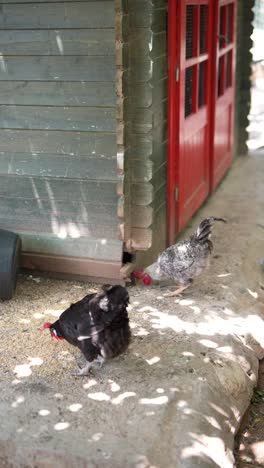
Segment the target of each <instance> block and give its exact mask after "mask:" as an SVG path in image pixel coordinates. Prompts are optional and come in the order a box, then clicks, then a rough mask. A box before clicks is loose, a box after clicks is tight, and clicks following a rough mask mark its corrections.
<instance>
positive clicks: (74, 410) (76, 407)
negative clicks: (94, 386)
mask: <svg viewBox="0 0 264 468" xmlns="http://www.w3.org/2000/svg"><path fill="white" fill-rule="evenodd" d="M82 407H83V405H81V404H80V403H73V404H72V405H70V406H68V409H69V410H70V411H71V412H72V413H77V411H80V409H81V408H82Z"/></svg>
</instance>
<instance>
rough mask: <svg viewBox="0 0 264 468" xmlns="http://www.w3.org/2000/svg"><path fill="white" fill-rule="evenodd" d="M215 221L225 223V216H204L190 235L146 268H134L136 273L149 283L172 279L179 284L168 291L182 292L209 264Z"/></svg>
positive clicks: (174, 293)
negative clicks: (174, 289)
mask: <svg viewBox="0 0 264 468" xmlns="http://www.w3.org/2000/svg"><path fill="white" fill-rule="evenodd" d="M216 221H222V222H224V223H226V220H225V219H223V218H215V217H210V218H206V219H204V220H203V221H202V222H201V223H200V224H199V226H198V228H197V230H196V232H195V234H194V235H193V236H192V237H191V238H190V239H188V240H184V241H181V242H178V243H177V244H175V245H172V246H171V247H168V248H167V249H166V250H164V252H162V254H161V255H160V256H159V258H158V260H157V262H155V263H153V264H152V265H150V266H149V267H147V268H146V269H145V270H144V271H141V270H138V271H136V272H134V275H135V277H136V278H138V279H141V280H142V281H143V282H144V284H150V283H151V280H156V281H159V280H165V279H173V280H174V281H175V283H177V285H179V286H180V287H179V288H178V289H177V290H176V291H175V292H173V293H171V294H168V295H178V294H180V293H181V292H182V291H183V290H184V289H186V288H187V287H188V286H189V285H190V284H191V283H192V281H193V279H194V278H195V277H197V276H199V275H200V274H201V273H203V271H204V270H205V269H206V268H207V267H208V266H209V261H210V254H211V252H212V249H213V243H212V241H211V240H210V236H211V232H212V226H213V224H214V223H215V222H216Z"/></svg>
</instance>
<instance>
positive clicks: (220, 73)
mask: <svg viewBox="0 0 264 468" xmlns="http://www.w3.org/2000/svg"><path fill="white" fill-rule="evenodd" d="M223 68H224V57H220V59H219V66H218V90H217V96H218V97H219V96H222V94H223V78H224V76H223Z"/></svg>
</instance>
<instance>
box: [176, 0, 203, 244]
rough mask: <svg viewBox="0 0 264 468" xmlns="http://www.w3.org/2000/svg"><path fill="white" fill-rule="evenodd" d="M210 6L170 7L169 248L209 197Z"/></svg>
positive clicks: (193, 0) (190, 2) (185, 2)
mask: <svg viewBox="0 0 264 468" xmlns="http://www.w3.org/2000/svg"><path fill="white" fill-rule="evenodd" d="M211 4H212V2H211V1H210V0H182V1H176V0H171V1H170V2H169V14H168V24H169V28H168V31H169V40H168V47H169V51H168V52H169V138H168V141H169V148H168V213H169V243H172V242H173V241H174V240H175V235H176V232H177V231H180V230H181V229H182V228H183V227H184V226H185V224H186V223H187V221H188V220H189V219H190V217H191V216H192V215H193V214H194V213H195V211H196V210H197V209H198V208H199V206H200V205H201V204H202V202H203V201H204V200H205V198H206V197H207V195H208V193H209V152H208V145H209V126H208V121H209V103H210V95H209V93H210V86H209V85H210V71H211V56H210V47H209V46H210V42H209V37H210V30H209V25H210V17H211V11H210V9H211ZM175 218H176V219H175Z"/></svg>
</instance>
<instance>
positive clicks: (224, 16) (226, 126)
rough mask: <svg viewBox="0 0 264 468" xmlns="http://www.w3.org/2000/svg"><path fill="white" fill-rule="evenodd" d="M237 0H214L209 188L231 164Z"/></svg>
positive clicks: (213, 187)
mask: <svg viewBox="0 0 264 468" xmlns="http://www.w3.org/2000/svg"><path fill="white" fill-rule="evenodd" d="M236 4H237V0H217V1H216V9H215V15H214V17H215V21H216V27H215V28H213V35H212V40H211V46H212V48H213V51H212V54H213V55H214V56H215V59H214V62H215V66H214V67H213V75H212V83H214V85H213V90H212V112H211V115H212V128H211V134H212V138H211V148H210V154H211V164H210V180H211V190H214V189H215V187H216V185H217V184H218V183H219V182H220V180H221V178H222V177H223V175H224V174H225V172H226V171H227V169H228V168H229V166H230V165H231V161H232V146H233V120H234V92H235V52H236V51H235V46H236V39H235V38H236V31H235V25H236V21H235V18H236V7H237V5H236Z"/></svg>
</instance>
